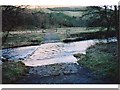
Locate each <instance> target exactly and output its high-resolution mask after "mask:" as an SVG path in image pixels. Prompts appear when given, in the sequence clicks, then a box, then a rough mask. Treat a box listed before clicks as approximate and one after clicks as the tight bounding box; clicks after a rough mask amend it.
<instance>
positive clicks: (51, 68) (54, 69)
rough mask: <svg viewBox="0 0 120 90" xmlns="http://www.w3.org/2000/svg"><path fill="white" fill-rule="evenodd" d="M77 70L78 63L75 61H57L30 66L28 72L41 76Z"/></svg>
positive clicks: (69, 72) (75, 71)
mask: <svg viewBox="0 0 120 90" xmlns="http://www.w3.org/2000/svg"><path fill="white" fill-rule="evenodd" d="M77 72H78V65H77V64H76V63H61V64H60V63H59V64H51V65H43V66H37V67H31V68H30V71H29V74H37V75H39V76H41V77H43V76H51V75H52V76H56V75H64V74H71V73H77Z"/></svg>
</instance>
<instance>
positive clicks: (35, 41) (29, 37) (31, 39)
mask: <svg viewBox="0 0 120 90" xmlns="http://www.w3.org/2000/svg"><path fill="white" fill-rule="evenodd" d="M42 41H43V34H42V33H39V32H24V33H23V32H20V31H18V32H17V33H16V32H15V33H14V32H12V33H10V34H9V36H8V38H7V40H6V42H5V43H4V44H3V45H2V48H9V47H19V46H29V45H39V44H41V43H42Z"/></svg>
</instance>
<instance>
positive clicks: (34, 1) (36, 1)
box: [0, 0, 119, 7]
mask: <svg viewBox="0 0 120 90" xmlns="http://www.w3.org/2000/svg"><path fill="white" fill-rule="evenodd" d="M118 2H119V0H0V4H1V5H40V6H49V7H52V6H90V5H118Z"/></svg>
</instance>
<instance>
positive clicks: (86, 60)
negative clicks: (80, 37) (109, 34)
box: [74, 42, 119, 82]
mask: <svg viewBox="0 0 120 90" xmlns="http://www.w3.org/2000/svg"><path fill="white" fill-rule="evenodd" d="M74 56H75V57H76V58H77V59H78V63H79V64H80V65H81V64H82V65H83V66H85V67H87V68H89V69H90V70H92V71H93V72H94V73H96V74H98V76H99V75H100V77H101V78H109V79H111V81H112V82H118V75H119V74H118V58H117V57H118V56H117V43H116V42H114V43H113V42H112V43H99V44H96V45H94V46H92V47H89V48H88V49H87V50H86V55H82V54H75V55H74ZM100 77H99V78H100Z"/></svg>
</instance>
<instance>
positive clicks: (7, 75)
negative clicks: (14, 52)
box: [2, 61, 29, 84]
mask: <svg viewBox="0 0 120 90" xmlns="http://www.w3.org/2000/svg"><path fill="white" fill-rule="evenodd" d="M28 70H29V68H28V67H26V66H25V65H24V64H23V63H22V62H20V61H19V62H12V61H11V62H10V61H7V62H4V63H3V64H2V83H6V84H7V83H13V82H15V81H16V80H18V79H19V78H20V77H22V76H23V75H25V74H26V73H27V72H28Z"/></svg>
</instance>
